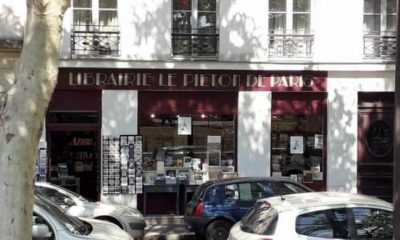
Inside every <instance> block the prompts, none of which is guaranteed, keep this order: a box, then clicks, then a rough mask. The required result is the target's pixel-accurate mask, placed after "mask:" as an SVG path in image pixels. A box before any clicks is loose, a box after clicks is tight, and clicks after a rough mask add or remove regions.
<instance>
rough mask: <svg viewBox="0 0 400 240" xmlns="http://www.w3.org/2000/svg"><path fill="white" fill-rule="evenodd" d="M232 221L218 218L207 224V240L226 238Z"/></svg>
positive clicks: (222, 239) (224, 239)
mask: <svg viewBox="0 0 400 240" xmlns="http://www.w3.org/2000/svg"><path fill="white" fill-rule="evenodd" d="M231 227H232V223H231V222H228V221H225V220H217V221H214V222H212V223H210V224H209V225H208V226H207V229H206V233H205V237H206V240H226V239H227V238H228V235H229V231H230V229H231Z"/></svg>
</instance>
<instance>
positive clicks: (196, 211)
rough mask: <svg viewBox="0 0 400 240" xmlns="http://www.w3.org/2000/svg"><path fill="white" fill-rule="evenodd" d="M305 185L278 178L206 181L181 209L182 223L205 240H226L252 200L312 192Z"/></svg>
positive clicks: (249, 206)
mask: <svg viewBox="0 0 400 240" xmlns="http://www.w3.org/2000/svg"><path fill="white" fill-rule="evenodd" d="M312 191H313V190H312V189H310V188H308V187H307V186H305V185H303V184H300V183H297V182H294V181H291V180H287V179H281V178H273V177H245V178H232V179H223V180H215V181H208V182H206V183H203V184H202V185H200V186H199V187H198V188H197V190H196V192H195V193H194V194H193V197H192V200H191V201H190V202H189V203H188V204H187V207H186V209H185V216H184V219H185V224H186V225H187V227H188V228H189V230H190V231H193V232H195V233H196V235H198V236H199V237H201V238H205V239H206V240H226V239H227V238H228V235H229V230H230V228H231V227H232V225H233V224H235V223H236V222H238V221H239V220H240V219H241V218H242V217H243V216H244V215H245V213H246V212H247V211H248V210H249V209H250V208H251V207H252V206H253V205H254V203H255V202H256V200H258V199H261V198H265V197H271V196H277V195H278V196H279V195H285V194H293V193H303V192H312Z"/></svg>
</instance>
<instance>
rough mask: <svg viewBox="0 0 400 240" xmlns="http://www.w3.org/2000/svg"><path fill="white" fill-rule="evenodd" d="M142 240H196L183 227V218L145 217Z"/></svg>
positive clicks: (168, 216)
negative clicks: (145, 225)
mask: <svg viewBox="0 0 400 240" xmlns="http://www.w3.org/2000/svg"><path fill="white" fill-rule="evenodd" d="M145 219H146V224H147V227H146V230H145V236H144V240H196V235H195V234H194V233H193V232H189V231H188V230H187V229H186V228H185V225H184V221H183V216H170V215H155V216H146V217H145Z"/></svg>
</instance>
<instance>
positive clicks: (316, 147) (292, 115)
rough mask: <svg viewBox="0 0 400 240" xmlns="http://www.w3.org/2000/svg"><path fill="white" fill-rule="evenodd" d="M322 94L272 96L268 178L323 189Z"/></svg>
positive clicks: (323, 112)
mask: <svg viewBox="0 0 400 240" xmlns="http://www.w3.org/2000/svg"><path fill="white" fill-rule="evenodd" d="M326 96H327V95H326V93H273V96H272V119H271V147H272V149H271V171H272V174H271V175H272V176H284V177H290V178H291V179H292V180H294V181H298V182H302V183H305V184H307V185H309V186H310V187H312V188H315V189H324V188H325V179H324V176H325V171H326V166H325V161H326V160H325V158H326V156H325V149H326Z"/></svg>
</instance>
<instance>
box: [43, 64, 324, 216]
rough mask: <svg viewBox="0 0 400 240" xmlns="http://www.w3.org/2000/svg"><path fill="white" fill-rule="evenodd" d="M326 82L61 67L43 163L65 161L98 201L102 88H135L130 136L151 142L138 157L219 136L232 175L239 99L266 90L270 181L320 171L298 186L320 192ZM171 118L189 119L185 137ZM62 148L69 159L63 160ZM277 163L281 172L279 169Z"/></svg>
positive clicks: (288, 76) (285, 74) (315, 77)
mask: <svg viewBox="0 0 400 240" xmlns="http://www.w3.org/2000/svg"><path fill="white" fill-rule="evenodd" d="M326 84H327V73H326V72H318V71H248V70H175V69H96V68H90V69H78V68H61V69H60V72H59V83H58V86H57V88H56V91H55V93H54V98H53V100H52V102H51V104H50V106H49V113H48V117H47V125H46V127H47V131H46V133H47V141H48V142H49V146H50V147H49V151H50V153H49V156H50V157H51V160H50V165H52V164H53V165H56V164H57V163H62V162H67V161H68V164H70V166H71V169H74V170H72V171H71V174H72V175H76V176H78V177H79V178H80V193H81V194H82V195H84V196H86V197H88V198H91V199H99V198H100V195H101V187H100V186H101V167H102V166H101V147H100V146H101V144H100V141H101V125H102V123H101V116H102V112H101V111H102V104H104V103H102V90H115V91H118V90H137V91H138V99H137V104H138V118H137V119H138V124H137V126H138V129H137V132H138V134H140V135H146V134H147V135H148V136H154V137H147V138H144V152H145V153H148V154H150V152H152V151H155V149H157V148H158V147H160V146H163V145H166V146H171V145H176V144H179V145H191V144H200V145H203V144H206V142H205V141H206V140H205V139H206V135H207V134H208V135H220V136H222V137H221V138H222V143H221V145H222V149H223V151H224V152H225V153H226V154H227V155H229V156H231V157H232V158H233V159H234V162H233V166H234V168H235V171H238V169H237V166H238V164H237V162H238V161H240V160H238V159H237V146H238V141H240V139H237V135H238V131H239V129H238V121H243V119H238V112H239V111H241V107H242V106H239V105H238V98H239V97H238V96H239V93H240V92H251V91H268V92H271V96H272V99H271V101H270V102H266V103H265V105H266V106H268V105H270V106H271V112H272V116H273V119H271V124H272V135H271V136H265V137H268V138H269V137H271V138H272V139H275V140H276V142H274V141H275V140H273V142H272V148H275V149H271V156H270V158H271V165H273V164H275V165H274V166H273V167H271V175H274V174H278V173H279V172H281V174H282V173H283V174H289V176H290V175H292V177H294V175H296V178H297V176H298V178H299V179H298V180H301V181H302V179H301V177H300V175H301V171H303V170H306V171H311V170H313V171H319V174H318V176H317V177H316V178H315V181H312V180H310V179H305V181H304V182H305V184H307V185H309V186H311V187H313V188H315V189H318V190H320V189H326V129H327V126H326V116H327V114H326V112H327V107H326V99H327V93H326ZM116 107H117V106H116ZM178 115H179V116H188V117H191V118H192V119H193V124H194V126H193V134H192V135H190V136H177V135H176V134H175V133H173V131H175V128H174V127H176V126H173V124H172V123H173V122H174V119H171V117H175V116H178ZM151 116H155V118H154V117H153V118H152V117H151ZM157 117H159V118H157ZM154 119H157V121H155V120H154ZM205 122H206V123H205ZM316 122H318V124H315V123H316ZM195 123H196V124H197V125H196V124H195ZM312 126H317V127H314V128H312ZM161 127H162V128H161ZM160 129H162V131H160ZM204 132H205V133H204ZM203 133H204V134H203ZM296 137H297V138H296ZM300 137H301V138H302V139H303V140H302V144H303V145H304V147H303V152H302V153H301V154H300V152H295V151H293V152H291V151H292V150H293V149H291V148H290V141H291V140H293V139H300ZM68 139H69V140H68ZM317 140H318V142H319V145H318V146H317V144H316V143H315V142H317ZM307 141H308V142H307ZM53 143H54V144H53ZM52 145H56V146H57V147H53V146H52ZM64 145H65V148H69V149H68V151H69V152H70V154H68V157H65V158H64V159H62V158H60V157H59V156H62V151H63V149H64V148H63V147H62V146H64ZM71 152H74V153H73V154H71ZM293 155H299V156H300V155H302V157H299V156H297V159H295V157H293ZM67 158H68V159H67ZM56 159H57V160H56ZM309 159H312V160H309ZM307 161H311V162H312V163H309V162H307ZM294 162H296V163H295V164H294ZM282 164H284V165H285V167H287V169H286V172H283V171H281V170H278V169H282V166H281V165H282ZM278 165H279V166H278ZM50 167H51V166H50ZM305 168H307V169H305ZM311 168H313V169H311ZM77 170H78V171H77ZM239 172H240V170H239ZM286 176H288V175H286ZM170 201H171V202H172V201H174V199H173V197H171V200H170ZM138 205H139V206H140V198H139V201H138ZM155 209H156V208H155ZM157 211H158V209H156V210H154V213H157ZM160 211H161V209H160ZM150 212H151V210H150Z"/></svg>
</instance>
